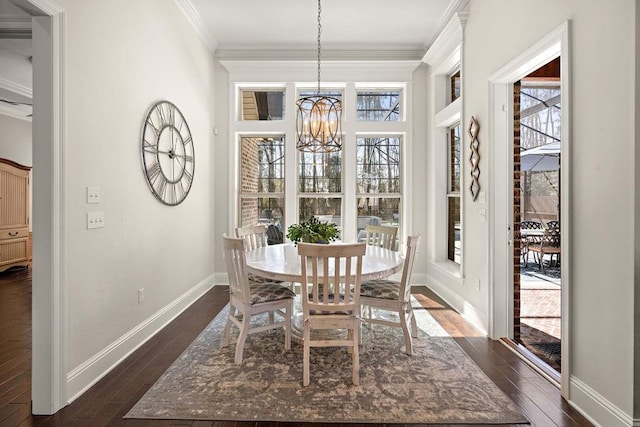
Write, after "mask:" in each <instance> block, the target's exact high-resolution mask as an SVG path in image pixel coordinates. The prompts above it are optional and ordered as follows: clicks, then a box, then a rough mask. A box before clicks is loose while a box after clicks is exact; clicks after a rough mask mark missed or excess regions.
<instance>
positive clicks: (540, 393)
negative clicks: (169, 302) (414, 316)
mask: <svg viewBox="0 0 640 427" xmlns="http://www.w3.org/2000/svg"><path fill="white" fill-rule="evenodd" d="M414 295H415V296H416V297H417V298H418V299H419V300H420V302H421V303H422V305H423V306H424V307H425V308H426V309H427V310H429V312H430V313H431V315H433V317H434V318H435V319H436V320H438V322H439V323H440V324H441V325H442V326H443V327H444V328H445V329H446V330H447V331H448V332H449V334H451V336H452V337H453V338H454V339H455V340H456V342H457V343H458V344H459V345H460V346H461V347H462V348H463V349H464V350H465V351H466V352H467V354H468V355H469V356H470V357H471V358H472V359H473V360H474V361H475V362H476V363H477V364H478V366H480V368H481V369H482V370H483V371H484V372H485V373H486V374H487V375H488V376H489V377H490V378H491V379H492V380H493V381H494V382H495V383H496V384H497V385H498V387H500V388H501V389H502V390H503V391H504V392H505V393H506V394H507V395H509V396H510V397H511V398H512V399H513V401H514V402H515V403H516V405H517V406H518V407H519V408H520V410H521V411H522V413H523V414H524V415H525V416H526V417H527V418H528V419H529V420H531V424H532V425H535V426H545V427H546V426H556V425H558V426H590V425H591V424H590V423H589V422H588V421H587V420H585V419H584V417H582V416H581V415H580V414H579V413H578V412H577V411H575V410H574V409H572V408H571V407H570V406H569V405H568V404H567V403H566V401H564V400H563V399H562V398H561V397H560V393H559V391H558V389H557V388H556V387H555V386H553V385H552V384H550V383H549V382H548V381H547V380H545V379H544V378H542V377H540V376H539V375H538V374H537V373H536V372H535V371H533V370H532V369H531V368H529V366H528V365H527V364H526V363H524V362H523V361H522V360H521V359H520V358H518V357H517V356H516V355H515V354H514V353H512V352H511V351H510V350H509V349H507V348H506V347H505V346H504V345H502V344H501V343H499V342H495V341H491V340H489V339H487V338H484V337H482V336H481V335H480V334H479V333H478V331H477V330H475V329H474V328H473V327H471V326H470V325H468V324H467V323H466V322H465V321H464V320H462V318H461V316H460V315H459V314H458V313H456V312H455V311H454V310H452V309H451V308H450V307H449V306H448V305H447V304H446V303H444V302H443V301H442V300H441V299H439V298H438V297H437V296H436V295H435V294H433V292H431V291H430V290H428V289H427V288H425V287H418V288H416V289H415V291H414ZM227 301H228V294H227V288H226V287H215V288H213V289H212V290H211V291H209V292H208V293H207V294H206V295H204V296H203V297H202V298H200V300H198V301H197V302H196V303H194V304H193V305H192V306H191V307H190V308H189V309H188V310H186V311H185V312H184V313H183V314H182V315H180V316H179V317H178V318H176V320H174V321H173V322H171V324H169V325H168V326H167V327H165V328H164V329H163V330H162V331H160V332H159V333H158V334H157V335H156V336H155V337H153V338H152V339H150V340H149V341H148V342H147V343H145V344H144V345H143V346H142V347H141V348H139V349H138V350H137V351H136V352H134V353H133V354H132V355H131V356H130V357H128V358H127V359H126V360H125V361H124V362H122V363H121V364H120V365H119V366H118V367H117V368H115V369H114V370H113V371H112V372H110V373H109V374H107V375H106V376H105V377H104V378H103V379H102V380H100V381H99V382H98V383H97V384H96V385H95V386H93V387H92V388H91V389H90V390H88V391H87V392H86V393H85V394H83V395H82V396H81V397H80V398H78V399H77V400H76V401H75V402H73V403H72V404H71V405H69V406H68V407H66V408H64V409H62V410H61V411H59V412H58V413H57V414H55V415H53V416H49V417H34V416H32V415H31V414H30V412H31V403H30V401H31V398H30V392H31V390H30V387H31V273H30V271H21V272H13V273H9V274H0V426H30V425H42V426H102V425H110V426H111V425H125V426H216V427H265V426H274V427H275V426H276V425H277V427H300V425H299V424H297V423H273V422H256V423H253V422H251V423H247V422H224V421H215V422H202V421H195V422H194V421H146V420H123V419H122V417H123V415H124V414H125V413H126V412H127V411H128V410H129V409H130V408H131V407H132V406H133V405H134V404H135V403H136V402H137V401H138V399H140V398H141V397H142V395H143V394H144V393H145V392H146V391H147V390H148V389H149V388H150V387H151V385H152V384H153V383H154V382H155V381H156V380H157V379H158V377H160V375H161V374H162V373H163V372H164V371H165V370H166V369H167V368H168V367H169V365H171V363H172V362H173V361H174V360H175V359H176V358H177V357H178V356H179V355H180V354H181V353H182V352H183V351H184V349H185V348H186V347H187V346H188V345H189V344H190V343H191V342H192V341H193V340H194V339H195V338H196V336H197V335H198V334H199V333H200V332H201V331H202V330H203V329H204V327H205V326H206V325H207V324H208V323H209V322H210V321H211V319H213V318H214V317H215V315H216V313H218V311H219V310H220V309H221V308H222V307H223V306H224V305H225V304H226V303H227ZM316 425H317V426H321V424H315V425H314V424H304V426H305V427H315V426H316ZM325 426H326V425H325ZM332 426H333V427H340V424H333V425H332ZM361 426H363V425H361ZM369 426H371V427H380V426H382V425H376V424H370V425H369Z"/></svg>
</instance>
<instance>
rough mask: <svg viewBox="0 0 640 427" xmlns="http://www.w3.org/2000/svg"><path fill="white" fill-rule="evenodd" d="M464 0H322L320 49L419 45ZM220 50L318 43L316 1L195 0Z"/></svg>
mask: <svg viewBox="0 0 640 427" xmlns="http://www.w3.org/2000/svg"><path fill="white" fill-rule="evenodd" d="M462 3H465V2H463V1H460V0H324V1H323V2H322V48H323V50H324V49H327V50H369V51H371V50H419V51H421V52H422V53H424V51H425V50H426V48H427V47H428V46H429V45H430V44H431V42H432V40H433V39H434V37H435V36H436V35H437V33H438V32H439V31H440V30H441V29H442V27H443V26H444V24H445V23H446V21H447V20H448V19H449V17H450V16H451V14H452V13H453V12H454V11H455V10H456V9H457V8H458V7H460V5H461V4H462ZM191 4H192V5H193V7H194V8H195V10H196V12H197V13H198V14H199V15H200V17H201V19H202V21H203V24H204V27H205V28H206V29H207V31H208V32H209V34H210V35H211V37H212V38H213V40H214V42H215V44H217V48H218V49H219V50H221V51H233V50H265V49H266V50H300V49H314V48H315V47H316V45H317V13H318V10H317V6H318V4H317V1H316V0H295V1H294V0H269V1H264V0H236V1H233V2H231V1H229V0H191Z"/></svg>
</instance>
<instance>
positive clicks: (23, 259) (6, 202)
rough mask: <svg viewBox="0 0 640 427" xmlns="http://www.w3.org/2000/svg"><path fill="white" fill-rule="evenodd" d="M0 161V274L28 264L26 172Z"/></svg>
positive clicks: (27, 177)
mask: <svg viewBox="0 0 640 427" xmlns="http://www.w3.org/2000/svg"><path fill="white" fill-rule="evenodd" d="M30 170H31V167H29V166H23V165H21V164H18V163H16V162H13V161H11V160H7V159H2V158H0V271H5V270H7V269H8V268H11V267H14V266H25V267H26V266H28V265H29V251H28V240H29V199H30V197H29V171H30Z"/></svg>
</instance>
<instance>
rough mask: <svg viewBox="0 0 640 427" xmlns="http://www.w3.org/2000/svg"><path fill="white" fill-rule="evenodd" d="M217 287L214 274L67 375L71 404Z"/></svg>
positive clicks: (69, 401)
mask: <svg viewBox="0 0 640 427" xmlns="http://www.w3.org/2000/svg"><path fill="white" fill-rule="evenodd" d="M213 286H215V285H214V275H211V276H209V277H207V278H205V279H204V280H202V281H201V282H200V283H198V284H196V285H195V286H194V287H193V288H191V289H189V290H188V291H187V292H185V293H184V294H182V295H181V296H179V297H178V298H176V299H175V300H173V301H172V302H170V303H169V304H167V305H166V306H165V307H164V308H162V309H160V310H159V311H158V312H156V313H155V314H153V315H151V316H150V317H148V318H147V319H145V320H144V321H142V322H141V323H140V324H138V325H137V326H135V327H134V328H133V329H131V330H130V331H128V332H127V333H125V334H124V335H122V336H121V337H120V338H118V339H116V340H115V341H114V342H112V343H111V344H109V345H108V346H107V347H105V348H103V349H102V350H100V351H99V352H98V353H96V354H94V355H93V356H92V357H90V358H89V359H87V360H86V361H85V362H83V363H82V364H80V365H79V366H77V367H76V368H74V369H72V370H71V371H70V372H69V373H68V374H67V390H68V391H69V395H70V397H69V398H68V401H67V403H68V404H69V403H71V402H73V401H74V400H75V399H77V398H78V397H79V396H80V395H82V393H84V392H85V391H87V390H88V389H89V388H90V387H91V386H93V385H94V384H95V383H97V382H98V381H100V379H102V378H103V377H104V376H105V375H106V374H108V373H109V372H110V371H111V370H112V369H113V368H115V367H116V366H117V365H118V364H119V363H120V362H122V361H123V360H124V359H126V358H127V357H129V355H131V353H133V352H134V351H136V350H137V349H138V348H140V346H142V345H143V344H144V343H145V342H147V341H148V340H149V339H150V338H151V337H153V336H154V335H155V334H157V333H158V332H159V331H160V330H161V329H162V328H164V327H165V326H166V325H167V324H169V323H170V322H171V321H173V320H174V319H175V318H176V317H177V316H179V315H180V314H181V313H182V312H184V311H185V310H186V309H187V308H189V306H191V304H193V303H194V302H196V301H197V300H198V299H199V298H200V297H201V296H202V295H204V294H205V293H207V291H209V290H210V289H211V288H212V287H213Z"/></svg>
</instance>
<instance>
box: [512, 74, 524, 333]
mask: <svg viewBox="0 0 640 427" xmlns="http://www.w3.org/2000/svg"><path fill="white" fill-rule="evenodd" d="M520 175H521V172H520V82H516V83H515V84H514V85H513V339H514V341H516V342H520V257H521V256H520V252H521V248H522V242H521V240H520V221H521V216H522V215H521V210H520V196H521V194H520V193H521V192H520Z"/></svg>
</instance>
